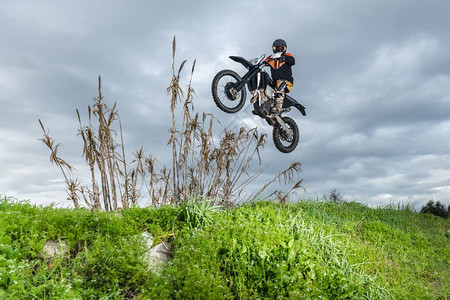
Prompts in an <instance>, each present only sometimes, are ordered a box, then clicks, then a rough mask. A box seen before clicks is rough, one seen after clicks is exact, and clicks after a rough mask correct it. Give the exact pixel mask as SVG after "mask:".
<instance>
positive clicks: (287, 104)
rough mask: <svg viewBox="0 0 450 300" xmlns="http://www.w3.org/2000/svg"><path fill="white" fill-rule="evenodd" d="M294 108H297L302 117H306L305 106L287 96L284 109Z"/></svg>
mask: <svg viewBox="0 0 450 300" xmlns="http://www.w3.org/2000/svg"><path fill="white" fill-rule="evenodd" d="M291 106H294V107H295V108H297V109H298V110H299V111H300V112H301V114H302V115H304V116H306V107H304V106H303V105H301V104H300V103H298V102H297V100H295V99H294V98H292V97H291V96H289V95H286V96H285V97H284V101H283V108H288V107H291Z"/></svg>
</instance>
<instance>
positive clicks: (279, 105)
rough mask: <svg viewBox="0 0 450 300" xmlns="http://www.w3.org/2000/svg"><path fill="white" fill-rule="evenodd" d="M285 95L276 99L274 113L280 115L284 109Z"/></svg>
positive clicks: (280, 94)
mask: <svg viewBox="0 0 450 300" xmlns="http://www.w3.org/2000/svg"><path fill="white" fill-rule="evenodd" d="M283 100H284V93H279V96H278V97H276V98H275V107H273V108H272V112H273V113H276V114H280V113H281V111H282V109H283Z"/></svg>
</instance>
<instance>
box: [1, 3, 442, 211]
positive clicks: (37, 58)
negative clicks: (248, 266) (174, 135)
mask: <svg viewBox="0 0 450 300" xmlns="http://www.w3.org/2000/svg"><path fill="white" fill-rule="evenodd" d="M449 9H450V3H447V2H444V1H433V2H426V3H425V2H418V1H414V2H409V3H404V2H402V1H387V0H382V1H377V2H372V3H367V2H360V1H356V0H346V1H344V0H343V1H333V2H331V1H314V2H311V1H297V2H296V3H292V1H278V2H273V1H228V2H218V3H213V2H204V1H189V2H186V1H171V2H167V1H165V2H164V1H159V2H154V1H134V2H133V3H129V2H125V1H119V0H117V1H95V2H92V1H77V2H70V3H67V2H60V1H47V2H44V3H41V2H39V3H38V2H34V1H20V2H17V1H3V2H2V4H0V37H1V39H2V41H1V43H2V44H1V45H2V47H0V91H1V93H0V105H1V108H2V113H3V114H2V115H3V117H2V118H1V119H0V132H1V136H0V144H1V146H0V147H1V148H0V153H1V157H0V165H1V166H2V167H3V168H2V169H3V170H4V171H3V174H2V175H3V176H2V177H3V178H2V179H1V182H0V193H5V194H7V195H12V196H17V197H19V198H29V199H31V200H32V201H36V202H38V203H50V202H57V203H63V204H67V202H65V201H64V198H65V192H64V184H63V182H62V180H61V178H60V175H59V173H58V172H57V170H56V169H55V167H53V166H51V165H50V164H49V162H48V154H49V153H48V151H47V150H46V149H45V148H44V146H43V145H41V144H40V142H39V141H38V138H39V137H40V136H41V129H40V127H39V124H38V122H37V120H38V119H41V120H43V122H44V124H45V126H46V127H47V128H48V129H49V130H50V133H51V135H52V136H53V137H55V138H56V139H57V140H58V141H60V142H62V143H63V147H62V149H61V151H62V153H63V154H64V156H65V158H66V159H67V160H68V161H71V162H72V163H73V164H74V165H76V166H77V167H78V168H79V169H80V172H81V173H82V172H83V171H82V170H83V160H82V158H81V144H80V141H79V139H78V138H77V137H76V136H75V135H76V130H77V128H78V124H77V121H76V115H75V109H76V108H78V109H79V110H80V113H81V115H82V118H83V120H86V118H87V106H88V105H91V103H92V98H93V97H95V96H96V94H97V76H98V75H101V76H102V81H103V94H104V95H105V96H106V97H107V100H108V101H109V102H110V103H112V102H117V105H118V109H119V114H120V117H121V121H122V124H123V126H124V135H125V140H126V144H127V146H128V151H130V152H131V151H133V150H135V149H137V148H139V147H140V146H143V147H144V148H145V149H146V150H147V152H151V153H153V154H154V155H155V156H157V157H158V158H160V159H161V160H165V159H168V158H169V157H168V148H167V146H166V143H167V140H168V137H169V135H168V132H167V128H168V127H169V122H168V118H170V112H169V105H168V103H169V98H168V96H167V94H166V88H167V86H168V84H169V82H170V78H171V64H172V50H171V42H172V38H173V36H174V35H176V36H177V55H176V64H177V65H179V63H180V62H181V61H182V60H183V59H187V60H188V64H187V65H186V68H185V70H184V72H183V76H184V77H183V78H184V81H183V82H182V84H184V85H186V84H187V77H188V75H189V70H190V68H191V64H192V62H193V60H194V59H197V64H196V71H195V73H194V77H193V86H194V89H195V91H196V94H197V96H196V98H195V107H196V110H197V111H200V112H201V111H207V112H212V113H214V115H215V116H216V117H217V118H218V119H219V120H221V122H222V123H224V124H229V123H230V120H234V122H236V123H239V124H240V123H241V122H244V123H245V122H246V123H248V124H256V125H257V126H258V129H259V130H260V131H262V132H266V133H268V134H269V140H268V143H267V145H266V149H265V150H264V152H263V165H265V164H270V166H269V168H268V169H267V171H266V173H265V174H264V176H262V177H261V178H260V182H263V181H264V180H266V179H268V178H271V176H273V175H274V174H275V173H276V172H277V171H279V170H280V169H282V168H286V167H287V166H288V165H289V164H290V162H292V161H294V160H298V161H300V162H301V163H302V165H303V166H302V168H303V173H302V177H303V178H304V185H305V187H306V188H307V190H308V193H307V194H306V195H300V196H311V197H315V196H321V195H322V194H323V193H326V192H328V191H330V190H331V189H333V188H338V189H339V190H340V191H341V192H342V193H343V194H345V195H346V196H347V197H348V198H351V199H355V200H358V201H361V202H366V203H370V204H386V203H389V202H390V201H414V202H416V203H418V204H422V203H424V202H426V201H427V200H430V199H435V200H440V201H442V202H445V203H449V201H450V197H449V196H450V175H449V173H448V169H449V167H450V157H449V155H448V153H449V152H450V151H449V150H450V142H449V139H448V136H450V132H449V131H450V123H449V119H448V111H449V106H450V105H449V104H450V59H449V57H448V55H447V54H448V53H449V50H450V49H449V48H450V46H449V42H450V36H449V33H448V28H449V27H450V24H449V23H450V21H449V20H448V17H447V16H446V12H447V11H449ZM275 11H276V12H277V13H275ZM278 11H282V13H278ZM278 37H282V38H284V39H286V40H287V42H288V46H289V51H291V52H292V53H293V54H294V55H295V57H296V60H297V64H296V66H295V69H294V77H295V87H294V91H293V92H292V96H294V97H295V98H297V99H300V100H301V102H302V103H303V104H304V105H305V106H306V107H307V112H308V115H307V117H302V116H300V115H299V114H295V112H294V113H291V115H292V117H294V119H295V120H296V121H297V122H298V124H299V127H300V130H301V141H300V145H299V147H298V149H297V151H295V152H294V153H292V154H290V155H283V154H281V153H279V152H278V151H277V150H276V149H275V147H274V146H273V143H272V142H271V140H270V133H271V132H270V128H269V127H268V126H267V125H266V124H264V122H261V121H259V120H258V119H256V118H255V117H253V116H252V115H251V113H250V106H249V105H247V106H246V107H245V109H244V110H243V111H241V112H240V113H239V114H237V115H236V116H232V118H231V119H230V116H228V115H225V114H223V113H222V112H221V111H220V110H218V109H217V108H216V107H215V105H214V103H213V101H212V99H211V96H210V84H211V79H212V77H213V76H214V74H215V73H216V72H217V71H219V70H221V69H224V68H233V69H236V70H239V71H240V72H243V71H244V70H243V69H242V68H240V66H239V65H238V64H236V63H234V62H232V61H231V60H229V59H228V56H229V55H241V56H244V57H248V58H250V57H258V56H260V55H261V54H262V53H266V54H268V53H269V52H270V46H271V43H272V41H273V40H274V39H275V38H278ZM217 127H218V129H217V130H218V131H220V126H219V125H218V126H217ZM169 161H170V160H169ZM80 176H83V175H80ZM255 188H257V184H255Z"/></svg>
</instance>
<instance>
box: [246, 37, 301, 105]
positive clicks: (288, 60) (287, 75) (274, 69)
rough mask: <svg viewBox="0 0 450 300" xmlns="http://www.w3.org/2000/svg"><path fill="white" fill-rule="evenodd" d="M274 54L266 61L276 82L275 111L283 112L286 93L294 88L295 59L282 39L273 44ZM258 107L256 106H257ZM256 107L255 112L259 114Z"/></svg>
mask: <svg viewBox="0 0 450 300" xmlns="http://www.w3.org/2000/svg"><path fill="white" fill-rule="evenodd" d="M272 50H273V53H274V54H273V55H270V56H268V57H267V58H266V59H265V61H266V62H267V63H268V64H269V66H270V71H271V74H272V79H273V81H274V83H275V88H276V92H275V101H276V104H275V107H273V108H272V112H273V113H277V114H279V113H281V110H282V108H283V100H284V96H285V94H286V93H289V92H290V91H291V90H292V86H293V83H294V78H293V77H292V68H291V67H292V66H293V65H294V64H295V59H294V57H293V56H292V54H290V53H286V50H287V44H286V42H285V41H284V40H282V39H277V40H275V41H274V42H273V45H272ZM255 108H256V107H255ZM258 112H259V111H258V110H257V109H255V110H254V111H253V113H255V114H258Z"/></svg>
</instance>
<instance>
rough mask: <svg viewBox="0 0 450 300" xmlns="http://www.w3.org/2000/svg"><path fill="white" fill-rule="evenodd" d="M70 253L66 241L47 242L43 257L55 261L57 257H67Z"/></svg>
mask: <svg viewBox="0 0 450 300" xmlns="http://www.w3.org/2000/svg"><path fill="white" fill-rule="evenodd" d="M68 252H69V247H68V246H67V243H66V242H64V241H47V242H45V245H44V248H43V249H42V253H41V254H42V257H43V258H45V259H50V260H51V259H53V258H54V257H57V256H65V255H66V254H68Z"/></svg>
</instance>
